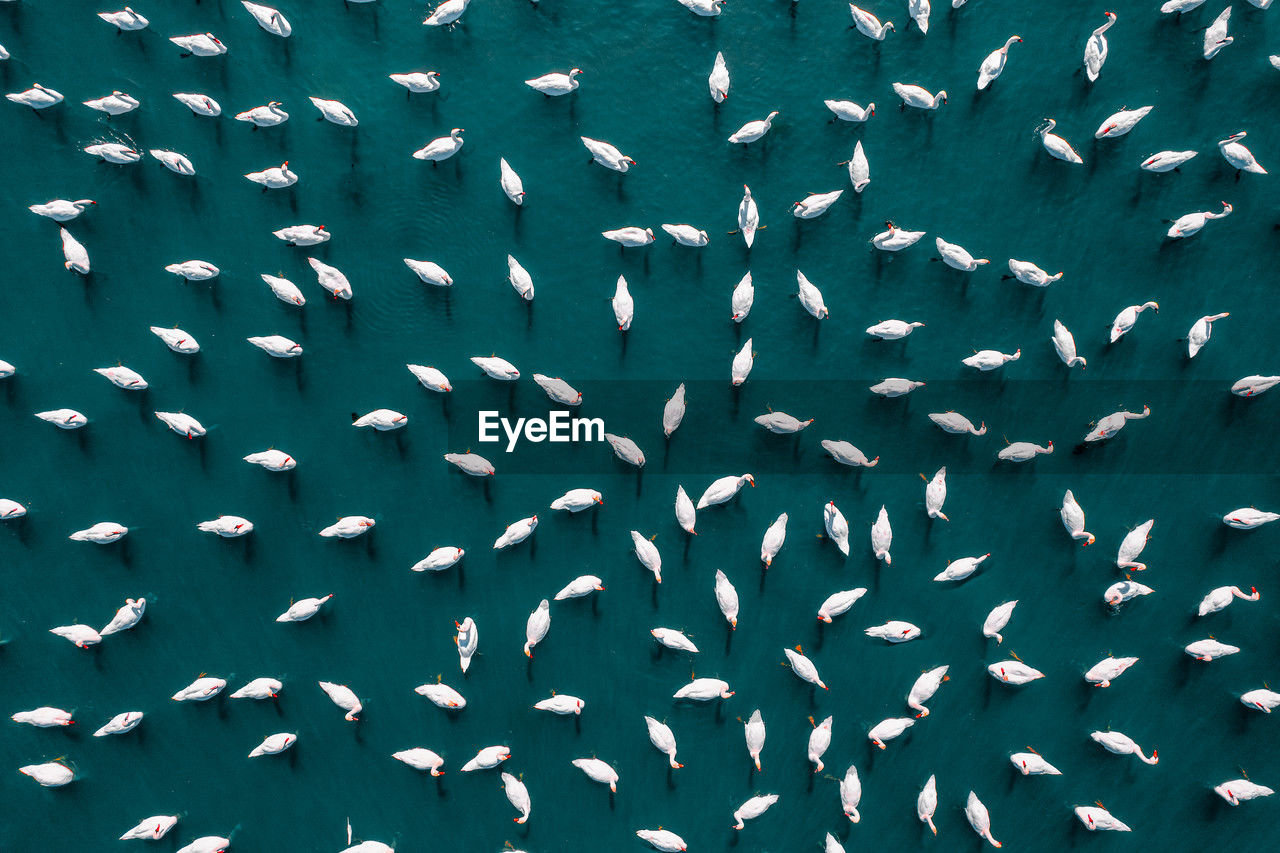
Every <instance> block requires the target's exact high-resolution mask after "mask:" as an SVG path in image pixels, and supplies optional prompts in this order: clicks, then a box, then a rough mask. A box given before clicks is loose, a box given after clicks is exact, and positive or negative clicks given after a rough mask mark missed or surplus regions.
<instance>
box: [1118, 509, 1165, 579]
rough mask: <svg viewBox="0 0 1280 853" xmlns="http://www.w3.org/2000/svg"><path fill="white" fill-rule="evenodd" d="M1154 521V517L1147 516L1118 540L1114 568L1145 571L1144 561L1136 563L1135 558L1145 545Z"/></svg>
mask: <svg viewBox="0 0 1280 853" xmlns="http://www.w3.org/2000/svg"><path fill="white" fill-rule="evenodd" d="M1155 523H1156V520H1155V519H1154V518H1149V519H1147V520H1146V521H1144V522H1143V523H1142V524H1139V525H1138V526H1137V527H1135V528H1133V529H1132V530H1130V531H1129V532H1128V533H1127V534H1125V537H1124V539H1123V540H1121V542H1120V549H1119V550H1118V551H1117V552H1116V568H1118V569H1137V570H1138V571H1140V572H1141V571H1146V568H1147V565H1146V563H1138V562H1135V560H1136V559H1137V558H1138V555H1139V554H1141V553H1142V549H1144V548H1146V547H1147V541H1148V540H1149V539H1150V538H1151V528H1152V527H1153V526H1154V525H1155Z"/></svg>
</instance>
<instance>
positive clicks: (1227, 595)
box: [1198, 586, 1262, 616]
mask: <svg viewBox="0 0 1280 853" xmlns="http://www.w3.org/2000/svg"><path fill="white" fill-rule="evenodd" d="M1261 597H1262V594H1261V593H1259V592H1258V588H1257V587H1256V586H1254V587H1250V588H1249V592H1247V593H1246V592H1245V591H1244V590H1242V589H1240V587H1238V586H1220V587H1218V588H1217V589H1213V590H1210V591H1209V593H1208V594H1207V595H1206V596H1205V597H1204V599H1203V600H1201V602H1200V608H1199V610H1198V615H1200V616H1207V615H1209V614H1210V613H1217V612H1218V611H1219V610H1225V609H1226V608H1227V606H1228V605H1230V604H1231V602H1232V601H1234V600H1235V599H1237V598H1238V599H1240V600H1241V601H1257V600H1258V599H1259V598H1261Z"/></svg>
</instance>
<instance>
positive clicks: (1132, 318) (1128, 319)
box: [1111, 302, 1160, 344]
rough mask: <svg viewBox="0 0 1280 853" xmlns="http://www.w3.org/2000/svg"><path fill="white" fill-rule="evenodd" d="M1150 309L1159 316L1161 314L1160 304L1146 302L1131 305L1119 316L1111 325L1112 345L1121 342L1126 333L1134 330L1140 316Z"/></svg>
mask: <svg viewBox="0 0 1280 853" xmlns="http://www.w3.org/2000/svg"><path fill="white" fill-rule="evenodd" d="M1148 308H1150V309H1151V310H1152V311H1155V312H1156V313H1157V314H1159V313H1160V306H1159V305H1158V304H1156V303H1155V302H1144V303H1142V304H1141V305H1130V306H1129V307H1127V308H1125V309H1124V310H1123V311H1121V312H1120V313H1119V314H1117V315H1116V318H1115V320H1113V321H1112V323H1111V343H1113V344H1114V343H1115V342H1116V341H1118V340H1120V338H1121V337H1123V336H1124V335H1125V333H1127V332H1128V331H1129V330H1130V329H1132V328H1133V326H1134V324H1135V323H1137V322H1138V315H1139V314H1141V313H1142V312H1143V311H1146V310H1147V309H1148Z"/></svg>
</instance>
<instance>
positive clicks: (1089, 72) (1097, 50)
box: [1084, 12, 1116, 83]
mask: <svg viewBox="0 0 1280 853" xmlns="http://www.w3.org/2000/svg"><path fill="white" fill-rule="evenodd" d="M1106 15H1107V22H1106V23H1105V24H1103V25H1102V26H1100V27H1098V28H1097V29H1096V30H1094V31H1093V33H1092V34H1090V36H1089V39H1088V41H1086V42H1085V44H1084V73H1085V76H1087V77H1088V78H1089V82H1090V83H1092V82H1094V81H1096V80H1097V79H1098V75H1099V74H1101V73H1102V64H1103V63H1104V62H1106V61H1107V50H1108V46H1107V36H1106V32H1107V30H1109V29H1111V27H1112V25H1113V24H1115V22H1116V16H1115V13H1114V12H1107V13H1106Z"/></svg>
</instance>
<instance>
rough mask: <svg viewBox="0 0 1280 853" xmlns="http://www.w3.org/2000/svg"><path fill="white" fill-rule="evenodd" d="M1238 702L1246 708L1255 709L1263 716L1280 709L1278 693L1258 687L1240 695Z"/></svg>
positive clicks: (1279, 695)
mask: <svg viewBox="0 0 1280 853" xmlns="http://www.w3.org/2000/svg"><path fill="white" fill-rule="evenodd" d="M1240 702H1241V703H1242V704H1243V705H1244V706H1245V707H1246V708H1257V709H1258V710H1259V711H1261V712H1262V713H1264V714H1270V713H1271V712H1272V711H1273V710H1275V709H1276V708H1280V693H1276V692H1275V691H1274V690H1268V689H1266V688H1261V687H1260V688H1258V689H1257V690H1250V691H1249V692H1247V693H1242V694H1240Z"/></svg>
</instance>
